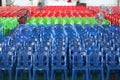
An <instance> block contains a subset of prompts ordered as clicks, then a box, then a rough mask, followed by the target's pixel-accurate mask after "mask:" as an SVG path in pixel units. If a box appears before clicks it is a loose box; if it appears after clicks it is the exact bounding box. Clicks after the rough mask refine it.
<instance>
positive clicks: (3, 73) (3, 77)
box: [1, 70, 4, 80]
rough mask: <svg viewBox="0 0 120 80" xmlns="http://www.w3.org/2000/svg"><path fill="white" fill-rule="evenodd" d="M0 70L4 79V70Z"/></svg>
mask: <svg viewBox="0 0 120 80" xmlns="http://www.w3.org/2000/svg"><path fill="white" fill-rule="evenodd" d="M1 72H2V80H4V71H2V70H1Z"/></svg>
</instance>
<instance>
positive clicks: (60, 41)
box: [51, 35, 67, 80]
mask: <svg viewBox="0 0 120 80" xmlns="http://www.w3.org/2000/svg"><path fill="white" fill-rule="evenodd" d="M58 36H59V35H57V37H54V40H53V44H52V52H51V80H55V73H56V70H60V71H62V72H63V73H62V80H67V55H66V49H67V45H66V44H67V39H66V37H65V36H63V37H60V36H59V37H58Z"/></svg>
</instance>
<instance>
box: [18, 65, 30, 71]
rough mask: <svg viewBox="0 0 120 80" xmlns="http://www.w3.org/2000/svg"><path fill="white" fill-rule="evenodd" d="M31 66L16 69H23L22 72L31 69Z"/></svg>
mask: <svg viewBox="0 0 120 80" xmlns="http://www.w3.org/2000/svg"><path fill="white" fill-rule="evenodd" d="M31 68H32V66H17V67H16V69H23V70H28V69H31Z"/></svg>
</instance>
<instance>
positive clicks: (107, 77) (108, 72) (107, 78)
mask: <svg viewBox="0 0 120 80" xmlns="http://www.w3.org/2000/svg"><path fill="white" fill-rule="evenodd" d="M109 74H110V70H109V69H108V70H107V76H106V80H109Z"/></svg>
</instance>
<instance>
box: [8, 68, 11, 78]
mask: <svg viewBox="0 0 120 80" xmlns="http://www.w3.org/2000/svg"><path fill="white" fill-rule="evenodd" d="M8 72H9V76H10V80H12V71H11V70H9V71H8Z"/></svg>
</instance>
